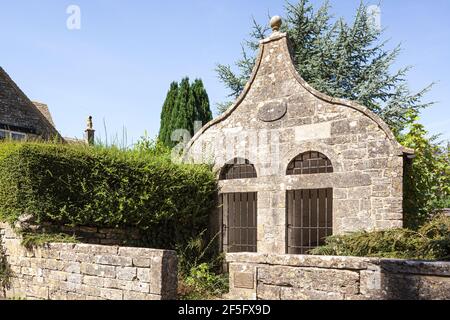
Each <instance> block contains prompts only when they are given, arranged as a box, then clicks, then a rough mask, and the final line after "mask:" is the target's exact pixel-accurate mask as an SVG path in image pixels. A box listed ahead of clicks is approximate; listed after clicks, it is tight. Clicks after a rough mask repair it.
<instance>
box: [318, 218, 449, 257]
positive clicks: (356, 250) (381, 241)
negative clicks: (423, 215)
mask: <svg viewBox="0 0 450 320" xmlns="http://www.w3.org/2000/svg"><path fill="white" fill-rule="evenodd" d="M311 253H312V254H317V255H335V256H356V257H380V258H398V259H417V260H442V261H450V218H449V217H445V216H438V217H435V218H434V219H433V220H431V221H429V222H427V223H426V224H424V225H423V226H422V227H421V228H420V229H419V230H417V231H415V230H410V229H393V230H386V231H377V232H357V233H353V234H349V235H343V236H332V237H329V238H328V239H327V241H326V245H325V246H323V247H319V248H317V249H314V250H312V252H311Z"/></svg>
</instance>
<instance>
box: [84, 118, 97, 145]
mask: <svg viewBox="0 0 450 320" xmlns="http://www.w3.org/2000/svg"><path fill="white" fill-rule="evenodd" d="M84 140H85V141H86V143H87V144H89V145H93V144H94V142H95V130H94V126H93V124H92V116H89V118H88V120H87V128H86V130H85V131H84Z"/></svg>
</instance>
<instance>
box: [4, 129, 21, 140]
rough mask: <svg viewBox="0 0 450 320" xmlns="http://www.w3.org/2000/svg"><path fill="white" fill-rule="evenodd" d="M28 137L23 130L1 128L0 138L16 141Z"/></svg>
mask: <svg viewBox="0 0 450 320" xmlns="http://www.w3.org/2000/svg"><path fill="white" fill-rule="evenodd" d="M26 138H27V135H26V134H25V133H22V132H16V131H9V130H0V140H6V139H11V140H15V141H22V140H25V139H26Z"/></svg>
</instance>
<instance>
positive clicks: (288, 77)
mask: <svg viewBox="0 0 450 320" xmlns="http://www.w3.org/2000/svg"><path fill="white" fill-rule="evenodd" d="M279 23H280V24H281V21H280V22H279ZM272 28H273V30H274V32H273V34H272V35H271V36H270V37H268V38H266V39H264V40H262V41H260V50H259V54H258V57H257V59H256V63H255V67H254V69H253V73H252V75H251V77H250V80H249V81H248V83H247V84H246V86H245V88H244V90H243V92H242V93H241V95H240V96H239V97H238V99H237V100H236V102H235V103H234V104H233V105H232V106H231V107H230V108H229V109H228V110H227V111H226V112H225V113H223V114H222V115H221V116H219V117H217V118H216V119H214V120H212V121H211V122H209V123H208V124H206V125H205V126H204V127H203V128H202V129H201V130H199V131H198V132H197V134H196V135H195V136H194V137H193V139H192V140H191V141H190V142H189V143H188V145H187V148H186V153H185V154H186V155H188V154H189V151H190V148H191V147H192V146H193V145H194V143H195V142H196V141H197V140H198V139H199V138H200V137H201V136H202V135H203V134H204V133H205V132H206V131H208V130H209V129H210V128H212V127H215V126H216V125H218V124H219V123H221V122H223V121H225V120H226V119H228V118H229V117H230V115H231V114H233V113H234V112H235V111H236V110H237V109H238V107H239V106H240V105H241V104H242V102H243V101H244V100H246V98H247V95H248V93H249V92H250V90H251V89H254V90H260V89H261V88H259V87H256V88H255V87H254V85H255V79H256V78H257V77H267V70H270V76H271V77H273V79H268V80H267V83H269V82H270V81H272V82H273V83H272V85H273V86H275V81H277V82H284V83H291V81H296V82H298V83H299V84H300V85H301V86H302V87H303V88H304V89H305V90H306V91H307V92H308V93H309V94H310V95H311V96H314V97H315V98H318V99H320V100H322V101H323V102H325V103H329V104H331V105H337V106H344V107H348V108H351V109H354V110H356V111H358V112H360V113H362V114H364V115H365V116H367V117H368V118H370V119H371V120H373V121H374V122H375V123H376V124H377V125H378V126H379V127H380V128H381V130H382V131H383V132H384V133H385V134H386V136H387V138H388V139H389V140H390V141H391V143H392V144H393V145H394V146H395V148H396V149H397V154H398V155H399V156H401V155H413V154H414V150H412V149H409V148H405V147H403V146H402V145H401V144H400V143H399V142H398V141H397V140H396V138H395V136H394V134H393V133H392V131H391V130H390V128H389V127H388V125H387V124H386V123H385V122H384V121H383V120H382V119H381V118H380V117H379V116H378V115H376V114H375V113H373V112H372V111H370V110H369V109H368V108H366V107H364V106H362V105H360V104H358V103H357V102H354V101H349V100H345V99H340V98H334V97H330V96H328V95H326V94H324V93H322V92H319V91H318V90H316V89H314V88H313V87H312V86H311V85H309V84H308V83H307V82H306V81H305V80H304V79H303V78H302V77H301V75H300V74H299V73H298V72H297V70H296V69H295V66H294V63H293V59H292V55H291V52H290V45H289V40H288V37H287V34H286V33H282V32H279V31H278V30H279V28H277V27H276V26H275V28H274V25H273V24H272ZM274 42H277V46H276V48H277V49H271V46H270V45H269V44H271V43H274ZM267 50H270V52H271V54H270V55H268V54H267V52H266V51H267ZM272 51H274V52H273V53H272ZM264 56H266V58H265V59H264V60H263V57H264ZM272 59H277V60H278V61H283V60H284V61H283V63H286V64H288V66H287V67H286V68H285V69H288V70H289V72H288V74H281V72H279V74H277V70H271V69H273V61H271V60H272ZM269 80H270V81H269ZM289 86H290V87H292V85H288V86H285V87H289ZM280 87H281V86H280ZM285 94H286V95H287V92H286V93H285ZM282 95H283V92H280V96H282ZM304 100H305V101H307V100H308V97H304ZM255 108H256V106H255ZM299 112H301V110H299Z"/></svg>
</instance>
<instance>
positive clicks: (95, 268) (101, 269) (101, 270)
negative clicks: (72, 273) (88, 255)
mask: <svg viewBox="0 0 450 320" xmlns="http://www.w3.org/2000/svg"><path fill="white" fill-rule="evenodd" d="M81 273H82V274H85V275H91V276H98V277H103V278H115V277H116V270H115V267H113V266H104V265H97V264H91V263H81Z"/></svg>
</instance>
